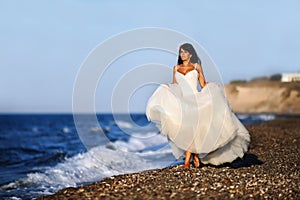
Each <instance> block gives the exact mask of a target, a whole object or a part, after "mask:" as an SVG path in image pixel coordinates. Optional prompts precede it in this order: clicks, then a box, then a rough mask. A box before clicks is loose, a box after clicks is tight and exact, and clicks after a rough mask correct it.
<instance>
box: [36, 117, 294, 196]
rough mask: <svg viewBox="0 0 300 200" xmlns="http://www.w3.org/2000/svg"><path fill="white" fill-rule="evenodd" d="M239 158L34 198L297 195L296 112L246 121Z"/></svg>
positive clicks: (145, 173) (119, 178)
mask: <svg viewBox="0 0 300 200" xmlns="http://www.w3.org/2000/svg"><path fill="white" fill-rule="evenodd" d="M246 128H247V129H248V130H249V132H250V135H251V143H250V146H249V151H248V152H247V153H246V154H245V156H244V158H243V159H237V160H236V161H234V162H233V163H230V164H224V165H222V166H212V165H202V167H201V168H195V167H193V166H191V168H190V169H183V165H178V166H173V167H168V168H163V169H156V170H149V171H143V172H139V173H133V174H124V175H118V176H113V177H109V178H105V179H103V180H101V181H99V182H96V183H93V184H89V185H85V186H81V187H77V188H65V189H63V190H60V191H58V192H57V193H56V194H54V195H50V196H44V197H39V198H38V199H93V200H95V199H228V198H234V199H252V198H253V199H264V198H268V199H300V177H299V176H300V167H299V166H300V150H299V148H300V118H290V119H276V120H273V121H270V122H267V123H264V124H259V125H249V126H246Z"/></svg>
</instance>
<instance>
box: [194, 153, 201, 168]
mask: <svg viewBox="0 0 300 200" xmlns="http://www.w3.org/2000/svg"><path fill="white" fill-rule="evenodd" d="M193 162H194V166H195V167H197V168H198V167H200V160H199V158H198V156H194V159H193Z"/></svg>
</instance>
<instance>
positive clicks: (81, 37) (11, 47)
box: [0, 0, 300, 113]
mask: <svg viewBox="0 0 300 200" xmlns="http://www.w3.org/2000/svg"><path fill="white" fill-rule="evenodd" d="M299 10H300V2H299V1H297V0H294V1H292V0H286V1H283V0H282V1H281V0H277V1H276V0H275V1H270V0H266V1H258V0H248V1H237V0H236V1H233V0H229V1H217V0H210V1H201V0H200V1H196V0H195V1H176V0H170V1H161V0H160V1H158V0H154V1H138V0H133V1H130V0H128V1H124V0H112V1H96V0H51V1H40V0H36V1H33V0H28V1H21V0H19V1H16V0H1V2H0V25H1V26H0V27H1V37H0V44H1V47H0V68H1V73H0V112H2V113H9V112H34V113H35V112H46V113H48V112H72V91H73V84H74V81H75V79H76V75H77V72H78V70H79V69H80V65H81V64H82V62H83V61H84V59H85V58H86V57H87V56H88V54H89V53H90V51H92V49H93V48H95V47H96V46H97V45H98V44H99V43H101V42H103V41H104V40H106V39H107V38H109V37H111V36H113V35H116V34H118V33H120V32H124V31H128V30H131V29H136V28H142V27H161V28H168V29H172V30H175V31H179V32H181V33H184V34H186V35H188V36H189V37H191V38H193V39H194V40H196V41H197V42H199V43H200V44H201V45H202V46H203V47H204V48H205V49H206V51H207V52H208V54H209V55H210V56H211V57H212V59H213V60H214V62H215V63H216V65H217V67H218V69H219V71H220V74H221V76H222V78H223V81H224V83H225V84H226V83H228V82H230V80H233V79H246V80H250V79H251V78H253V77H257V76H269V75H272V74H274V73H282V72H299V71H300V62H299V53H300V37H299V35H300V20H299V19H300V12H299ZM139 59H140V60H139V63H142V62H143V59H142V58H141V56H139ZM168 59H169V60H170V58H168ZM169 60H168V61H167V63H170V65H171V66H170V67H172V66H173V65H174V64H176V58H175V59H174V63H172V62H171V61H169ZM147 62H149V60H147ZM107 84H109V83H107ZM107 95H109V94H107ZM145 101H146V98H141V101H140V102H139V103H137V104H136V107H135V108H133V110H134V111H141V112H143V111H144V110H143V106H144V105H145ZM96 107H97V112H109V111H110V108H109V102H105V103H104V104H102V105H99V106H96Z"/></svg>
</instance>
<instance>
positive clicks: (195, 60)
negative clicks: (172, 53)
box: [177, 43, 201, 65]
mask: <svg viewBox="0 0 300 200" xmlns="http://www.w3.org/2000/svg"><path fill="white" fill-rule="evenodd" d="M181 49H183V50H185V51H188V52H189V53H190V54H192V57H191V60H190V61H191V63H198V64H200V65H201V60H200V58H199V57H198V55H197V53H196V50H195V49H194V47H193V46H192V45H191V44H189V43H184V44H182V45H181V46H180V47H179V52H178V61H177V64H178V65H179V64H182V63H183V61H182V59H181V57H180V50H181Z"/></svg>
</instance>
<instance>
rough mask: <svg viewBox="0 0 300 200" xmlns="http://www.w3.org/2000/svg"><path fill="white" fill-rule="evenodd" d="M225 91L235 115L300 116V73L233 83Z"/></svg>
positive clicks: (275, 75)
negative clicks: (270, 114)
mask: <svg viewBox="0 0 300 200" xmlns="http://www.w3.org/2000/svg"><path fill="white" fill-rule="evenodd" d="M225 91H226V95H227V97H228V100H229V102H230V105H231V107H232V110H233V111H234V112H236V113H274V114H296V115H299V114H300V73H290V74H274V75H272V76H270V77H256V78H253V79H252V80H250V81H246V80H234V81H231V82H230V84H228V85H226V86H225Z"/></svg>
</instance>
